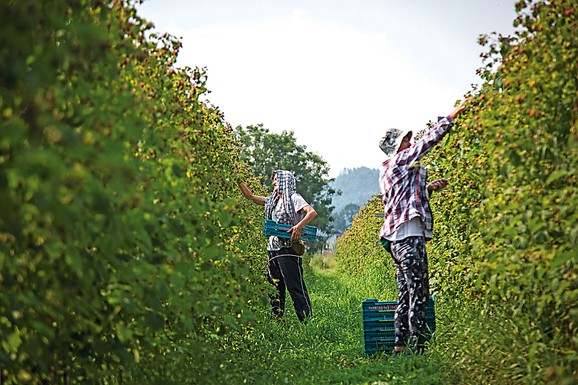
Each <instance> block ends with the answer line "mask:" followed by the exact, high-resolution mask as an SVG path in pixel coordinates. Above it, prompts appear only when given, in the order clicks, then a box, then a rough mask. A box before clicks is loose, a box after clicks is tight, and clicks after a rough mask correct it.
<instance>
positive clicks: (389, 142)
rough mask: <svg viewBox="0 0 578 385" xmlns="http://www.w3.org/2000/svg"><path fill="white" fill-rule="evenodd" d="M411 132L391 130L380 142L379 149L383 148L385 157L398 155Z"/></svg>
mask: <svg viewBox="0 0 578 385" xmlns="http://www.w3.org/2000/svg"><path fill="white" fill-rule="evenodd" d="M411 132H412V131H411V130H406V131H403V130H400V129H397V128H390V129H389V130H387V131H386V132H385V135H384V136H383V138H381V140H380V141H379V148H381V151H383V152H384V153H385V155H387V156H388V157H391V156H393V155H395V154H397V150H398V149H399V146H400V145H401V141H402V140H403V138H405V137H406V136H407V134H410V133H411Z"/></svg>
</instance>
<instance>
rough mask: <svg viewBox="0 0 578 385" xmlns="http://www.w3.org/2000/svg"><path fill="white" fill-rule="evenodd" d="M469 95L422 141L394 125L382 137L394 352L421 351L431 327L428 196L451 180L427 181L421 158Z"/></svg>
mask: <svg viewBox="0 0 578 385" xmlns="http://www.w3.org/2000/svg"><path fill="white" fill-rule="evenodd" d="M466 101H467V100H465V101H464V102H462V103H461V104H460V105H459V106H458V107H456V108H455V109H454V110H453V111H452V112H451V113H450V114H449V115H448V116H447V117H445V118H443V119H441V120H440V121H439V122H438V123H437V124H436V125H435V126H433V127H432V128H431V129H429V130H428V131H427V132H426V133H425V134H424V135H423V136H422V137H421V138H420V139H419V140H418V141H416V142H415V143H413V144H412V143H411V138H412V131H403V130H399V129H397V128H392V129H389V130H387V131H386V133H385V135H384V137H383V138H382V139H381V141H380V143H379V147H380V148H381V150H382V151H383V152H384V153H385V154H386V155H387V156H388V158H387V159H386V160H385V161H384V162H383V164H382V167H381V170H380V175H379V186H380V190H381V194H382V198H383V208H384V221H383V226H382V227H381V230H380V233H379V236H380V239H381V243H382V245H383V246H384V247H385V248H386V250H387V251H388V252H390V253H391V256H392V258H393V261H394V264H395V270H396V277H397V286H398V306H397V309H396V312H395V352H396V353H400V352H402V351H404V350H405V349H406V347H409V349H410V351H411V352H415V353H418V354H420V353H422V352H423V350H424V343H425V332H426V329H425V328H426V303H427V299H428V298H429V279H428V267H427V254H426V247H425V245H426V242H427V241H428V240H430V239H431V238H432V230H433V216H432V213H431V209H430V205H429V196H430V194H431V193H432V192H433V191H439V190H441V189H443V188H445V187H446V186H447V183H448V182H447V181H446V180H445V179H437V180H435V181H433V182H431V183H429V184H428V183H427V176H428V175H427V170H426V169H425V168H424V167H422V166H421V165H420V163H419V160H420V159H421V158H422V157H423V156H424V155H425V154H427V153H428V152H429V151H430V150H431V148H432V147H433V146H435V145H436V144H437V143H439V142H440V141H441V140H442V138H443V137H444V136H445V135H446V134H447V133H448V131H449V130H450V128H451V127H452V125H453V121H454V119H455V118H456V117H457V116H458V115H459V114H460V113H461V112H462V111H463V110H464V108H465V102H466Z"/></svg>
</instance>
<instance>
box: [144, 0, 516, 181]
mask: <svg viewBox="0 0 578 385" xmlns="http://www.w3.org/2000/svg"><path fill="white" fill-rule="evenodd" d="M515 2H516V1H515V0H355V1H354V0H309V1H307V0H189V1H186V0H145V1H144V3H143V4H142V5H140V6H139V7H138V10H139V14H140V15H141V16H142V17H144V18H145V19H147V20H149V21H152V22H153V23H154V24H155V30H156V31H158V32H159V33H164V32H168V33H170V34H172V35H174V36H176V37H179V38H181V40H182V42H183V49H182V50H181V52H180V54H179V58H178V61H177V65H179V66H189V67H205V66H206V67H207V69H208V82H207V87H208V89H209V90H210V91H211V92H210V94H209V95H208V100H209V101H210V102H211V103H212V104H214V105H216V106H219V108H220V110H221V111H222V112H223V113H224V114H225V119H226V120H227V122H229V123H230V124H231V125H232V126H234V127H235V126H237V125H242V126H247V125H252V124H253V125H255V124H259V123H262V124H263V125H264V127H265V128H268V129H269V130H270V131H271V132H276V133H280V132H281V131H283V130H287V131H294V132H295V136H296V138H297V142H298V144H301V145H305V146H306V147H307V149H308V150H309V151H312V152H315V153H317V154H318V155H320V156H321V157H322V158H323V159H325V160H326V161H327V162H328V164H329V166H330V167H331V172H330V176H331V177H334V176H337V175H338V174H339V172H340V171H342V170H343V169H344V168H354V167H361V166H366V167H370V168H377V167H378V166H379V164H380V162H382V161H383V159H384V155H383V153H382V152H381V150H380V149H379V147H378V142H379V139H380V138H381V136H382V135H383V133H384V131H385V130H386V129H387V128H390V127H399V128H406V129H415V130H419V129H421V128H423V127H424V126H425V124H426V123H427V122H428V121H429V120H435V119H436V118H437V116H438V115H446V114H447V113H449V112H450V111H451V110H452V108H453V105H454V102H455V101H456V100H457V99H461V98H462V97H463V95H464V94H465V93H466V92H467V91H469V90H470V89H471V84H472V83H477V84H479V83H480V79H479V78H478V77H477V75H476V69H477V68H479V67H481V66H482V60H481V58H480V56H479V55H480V53H481V52H484V51H485V48H484V47H482V46H480V45H478V43H477V40H478V36H479V35H480V34H483V33H490V32H499V33H503V34H510V33H512V32H513V30H514V28H513V26H512V23H513V21H514V18H515V16H516V14H515V9H514V4H515Z"/></svg>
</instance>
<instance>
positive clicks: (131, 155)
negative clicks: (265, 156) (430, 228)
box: [0, 0, 265, 384]
mask: <svg viewBox="0 0 578 385" xmlns="http://www.w3.org/2000/svg"><path fill="white" fill-rule="evenodd" d="M0 15H1V16H0V18H1V22H0V39H1V44H0V53H1V56H2V60H1V61H0V212H1V213H2V215H1V216H0V287H1V290H2V296H0V378H1V380H0V382H2V383H3V384H16V383H18V384H23V383H30V384H40V383H67V384H69V383H86V382H92V383H96V382H101V383H107V384H115V383H137V382H143V381H145V380H146V382H149V381H153V382H155V381H161V382H162V383H165V384H169V383H175V384H176V383H179V384H182V383H198V381H199V379H200V378H202V379H203V381H204V382H205V383H217V382H219V380H218V378H219V371H220V370H221V369H220V367H219V361H220V358H219V355H221V354H227V353H226V341H225V340H224V338H223V335H225V334H226V332H227V331H229V330H238V329H241V328H243V327H245V325H247V324H248V322H249V321H250V320H251V319H253V317H254V311H255V310H256V309H260V308H261V306H260V299H261V298H263V299H264V295H263V294H264V287H265V286H264V285H265V283H264V279H262V277H261V271H260V270H261V268H260V264H258V263H257V261H256V260H255V259H254V258H251V257H246V256H247V255H255V254H256V253H257V252H258V251H260V250H259V249H258V247H260V245H259V244H258V242H259V241H260V239H259V238H258V236H259V235H258V234H259V229H260V227H261V226H262V224H261V221H260V219H259V218H260V214H259V212H258V211H255V210H253V208H252V207H250V206H248V205H242V206H241V205H239V204H238V198H239V194H238V188H237V186H236V179H237V176H241V177H242V178H243V179H244V180H248V181H249V182H250V183H256V181H255V180H254V179H252V177H251V176H250V175H249V174H248V173H247V172H246V171H244V170H245V167H243V166H242V164H241V162H240V161H239V160H238V148H237V145H236V143H235V138H234V136H233V134H232V130H231V128H230V127H229V126H228V125H227V123H226V122H225V121H224V119H223V116H222V114H221V113H220V112H219V110H218V109H216V108H215V107H213V106H211V105H210V104H209V103H208V102H204V101H203V98H204V96H205V95H206V89H205V80H206V75H205V72H204V70H203V69H199V68H196V69H191V68H183V69H177V68H175V67H174V62H175V58H176V55H177V53H178V50H179V48H180V42H178V41H177V40H175V39H174V38H172V37H171V36H168V35H163V36H157V35H156V34H154V33H153V32H152V25H151V24H149V23H147V22H146V21H144V20H142V19H140V18H139V17H138V15H137V14H136V11H135V9H134V8H133V5H132V4H131V3H130V2H124V1H110V2H108V1H97V0H76V1H69V0H66V1H65V0H55V1H51V2H43V1H40V0H19V1H8V2H2V4H1V5H0Z"/></svg>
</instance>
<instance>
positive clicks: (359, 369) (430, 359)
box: [222, 266, 459, 385]
mask: <svg viewBox="0 0 578 385" xmlns="http://www.w3.org/2000/svg"><path fill="white" fill-rule="evenodd" d="M306 283H307V286H308V289H309V292H310V296H311V302H312V304H313V312H314V318H313V320H312V321H311V322H309V323H308V324H307V325H302V324H300V323H299V322H298V321H297V317H296V316H295V314H294V311H293V308H292V303H291V301H290V300H289V299H288V303H287V309H286V317H285V320H284V321H283V322H275V321H270V320H268V319H267V316H266V313H264V316H263V320H262V321H260V322H259V323H258V324H257V325H256V327H255V328H254V329H252V330H251V331H250V332H249V333H248V334H244V337H243V341H242V343H241V344H240V345H239V346H238V350H237V351H236V352H235V353H234V354H231V356H230V357H231V359H230V360H229V361H228V362H226V363H223V365H222V369H223V371H224V373H227V374H226V377H227V378H228V380H229V383H235V384H243V383H245V384H371V385H386V384H387V385H396V384H427V385H436V384H444V385H448V384H457V383H459V381H458V379H457V378H455V377H454V376H452V375H451V374H450V370H448V368H447V367H446V366H447V363H444V361H443V357H439V355H437V354H436V352H435V346H431V347H430V350H429V351H428V354H427V355H425V356H402V357H396V358H395V359H394V358H393V357H392V356H390V355H389V354H381V355H376V356H371V357H368V356H365V355H364V353H363V351H364V346H363V325H362V315H361V301H362V300H363V299H364V298H366V296H364V294H363V293H360V290H359V289H352V288H354V287H359V285H353V283H352V282H350V281H348V278H346V277H343V276H341V275H340V274H339V273H337V272H336V271H335V270H333V269H331V270H326V269H320V268H318V267H315V268H312V267H310V266H308V267H307V268H306ZM380 300H382V299H380Z"/></svg>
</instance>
